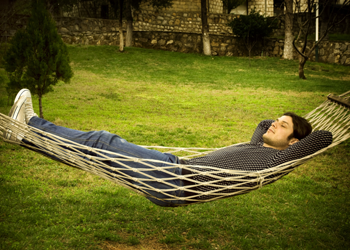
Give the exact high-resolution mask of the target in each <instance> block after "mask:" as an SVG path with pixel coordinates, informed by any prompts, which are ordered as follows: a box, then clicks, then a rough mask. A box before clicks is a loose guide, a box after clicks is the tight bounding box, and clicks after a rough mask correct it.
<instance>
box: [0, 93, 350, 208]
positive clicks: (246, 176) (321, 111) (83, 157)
mask: <svg viewBox="0 0 350 250" xmlns="http://www.w3.org/2000/svg"><path fill="white" fill-rule="evenodd" d="M349 99H350V91H348V92H346V93H344V94H342V95H340V96H334V95H329V96H328V98H327V100H326V101H325V102H324V103H322V104H321V105H320V106H319V107H317V108H316V109H314V110H313V111H311V112H310V113H308V114H307V115H306V116H305V118H306V119H307V120H308V121H309V122H310V123H311V124H312V127H313V130H314V131H316V130H327V131H330V132H331V133H332V134H333V142H332V144H331V145H329V146H328V147H326V148H323V149H321V150H319V151H317V152H316V153H314V154H312V155H308V156H306V157H304V158H301V159H297V160H293V161H289V162H286V163H283V164H281V165H278V166H276V167H272V168H269V169H265V170H261V171H256V172H253V171H242V170H228V169H220V168H215V167H206V166H196V167H200V168H201V169H207V170H208V172H202V171H201V172H199V171H198V170H196V169H195V168H192V167H193V166H190V165H181V164H172V163H169V162H166V163H165V162H164V163H165V164H166V165H167V166H165V167H157V166H154V165H153V163H162V162H161V161H157V160H150V159H140V158H134V157H127V156H125V155H120V154H118V153H113V152H110V151H105V150H102V149H95V148H90V147H87V146H84V145H81V144H78V143H75V142H72V141H70V140H67V139H64V138H61V137H58V136H56V135H53V134H49V133H46V132H43V131H41V130H38V129H36V128H33V127H30V126H28V125H26V124H23V123H20V122H18V121H16V120H13V119H12V118H10V117H8V116H6V115H3V114H1V113H0V131H1V132H0V137H1V138H2V139H3V140H4V141H6V142H9V143H13V144H19V145H24V143H23V142H22V141H19V140H18V141H15V140H9V139H7V138H6V134H7V131H9V130H10V131H12V134H13V135H16V136H21V137H24V136H25V139H26V140H27V141H29V142H30V143H32V144H34V145H35V146H36V147H35V146H30V145H28V144H25V147H27V148H31V149H33V150H34V151H37V152H39V153H42V154H44V155H45V154H49V155H51V158H53V159H55V160H59V161H61V162H63V163H65V164H68V165H70V166H73V167H76V168H79V169H82V170H85V171H87V172H90V173H93V174H96V175H98V176H100V177H102V178H105V179H108V180H111V181H113V182H115V183H117V184H119V185H122V186H125V187H127V188H129V189H131V190H133V191H135V192H137V193H139V194H141V195H143V196H147V197H151V198H154V199H159V198H157V197H154V196H153V195H152V194H151V193H153V192H157V193H162V194H163V195H165V197H166V198H164V199H161V200H162V201H164V202H170V201H174V200H176V201H179V200H183V201H186V202H189V203H201V202H207V201H212V200H217V199H222V198H225V197H228V196H233V195H239V194H243V193H247V192H250V191H252V190H255V189H258V188H261V187H262V186H264V185H266V184H269V183H271V182H274V181H276V180H277V179H280V178H281V177H282V176H284V175H286V174H288V173H289V172H291V171H293V170H294V168H295V167H296V166H299V165H301V164H303V163H304V162H306V161H308V160H310V159H311V158H313V157H314V156H316V155H318V154H320V153H323V152H324V151H326V150H328V149H329V148H332V147H334V146H336V145H338V144H339V143H341V142H343V141H345V140H347V139H348V138H349V137H350V115H349V107H350V100H349ZM38 133H39V134H41V135H39V134H38ZM42 135H43V136H42ZM246 143H247V142H246ZM240 144H242V143H240ZM235 145H238V144H235ZM142 147H145V148H149V149H156V150H161V151H162V152H164V151H165V152H167V153H172V154H175V155H179V154H183V155H184V156H182V157H180V158H183V159H190V158H193V157H199V156H203V155H206V154H208V153H210V152H213V151H215V150H218V149H219V148H182V147H162V146H142ZM86 150H87V151H90V152H92V153H93V155H95V156H91V155H87V154H84V153H82V151H85V152H86ZM105 153H108V154H109V155H112V157H107V156H106V155H105ZM52 156H53V157H52ZM109 162H115V163H117V164H118V165H119V166H120V167H111V166H110V165H109V164H108V163H109ZM129 162H138V163H140V164H143V166H144V168H137V169H135V168H131V167H130V166H128V163H129ZM174 167H180V168H182V169H188V170H191V172H192V174H189V175H177V174H174V173H171V172H169V171H167V169H173V168H174ZM125 170H131V171H136V172H138V171H139V172H142V173H143V176H144V177H143V178H138V179H135V178H133V177H130V176H129V175H127V174H125ZM150 171H163V172H165V171H166V172H167V174H168V176H169V177H167V178H162V179H155V178H154V177H152V175H151V174H149V173H150ZM223 173H224V174H226V175H225V176H227V174H229V175H230V176H229V177H222V178H219V179H218V176H220V174H223ZM195 175H207V176H211V177H214V178H213V181H209V182H198V181H195V180H193V177H194V176H195ZM150 179H152V180H154V181H157V182H160V183H163V184H167V185H168V188H167V189H156V188H154V187H152V186H151V185H149V184H148V183H149V181H150ZM175 179H181V180H184V181H185V180H187V181H189V182H191V184H189V185H185V186H182V187H179V186H177V185H174V184H171V183H169V181H171V180H175ZM222 181H228V182H230V183H233V184H232V185H228V186H220V185H218V184H217V183H219V182H222ZM132 183H137V184H132ZM140 184H141V185H140ZM201 185H204V186H214V187H216V189H215V190H213V191H208V192H205V193H203V192H200V191H197V187H199V186H201ZM177 190H183V191H188V192H190V194H191V195H189V196H187V197H178V196H175V195H172V194H171V193H172V192H173V191H177ZM225 190H226V191H227V190H233V191H234V192H229V193H227V192H225ZM203 196H206V197H208V196H210V198H209V199H206V200H203V199H202V198H201V197H203Z"/></svg>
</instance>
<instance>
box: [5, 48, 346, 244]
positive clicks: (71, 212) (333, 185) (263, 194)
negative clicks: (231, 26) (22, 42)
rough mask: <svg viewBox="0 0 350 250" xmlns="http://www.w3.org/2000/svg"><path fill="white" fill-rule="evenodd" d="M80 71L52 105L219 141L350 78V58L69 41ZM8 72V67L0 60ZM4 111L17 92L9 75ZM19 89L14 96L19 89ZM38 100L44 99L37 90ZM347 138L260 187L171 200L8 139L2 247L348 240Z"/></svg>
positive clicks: (68, 121) (119, 129)
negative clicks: (10, 92) (10, 89)
mask: <svg viewBox="0 0 350 250" xmlns="http://www.w3.org/2000/svg"><path fill="white" fill-rule="evenodd" d="M69 51H70V56H71V60H72V67H73V70H74V72H75V76H74V78H73V79H72V81H71V83H70V84H63V83H59V84H58V85H57V86H55V88H54V90H55V91H54V92H51V93H49V94H47V95H46V96H45V97H44V99H43V107H44V116H45V118H46V119H47V120H50V121H52V122H54V123H56V124H57V125H62V126H67V127H70V128H74V129H79V130H84V131H89V130H107V131H110V132H113V133H117V134H119V135H120V136H122V137H124V138H125V139H127V140H128V141H130V142H133V143H136V144H140V145H169V146H181V147H187V146H188V147H190V146H198V147H222V146H227V145H230V144H234V143H238V142H244V141H249V140H250V137H251V135H252V133H253V131H254V129H255V127H256V125H257V124H258V122H259V121H261V120H263V119H274V118H277V117H279V116H280V115H281V114H282V113H283V112H286V111H294V112H296V113H298V114H300V115H304V114H306V113H307V112H309V111H311V110H312V109H314V108H315V107H317V106H318V105H319V104H320V103H322V102H323V101H324V100H325V98H326V96H327V95H328V94H329V93H334V94H340V93H343V92H345V91H347V90H349V89H350V76H349V73H350V68H349V67H344V66H339V65H329V64H320V63H310V62H309V63H307V65H306V70H305V71H306V77H308V79H307V80H300V79H298V76H297V69H298V63H297V62H296V61H284V60H280V59H277V58H255V59H254V60H252V67H250V68H249V66H248V59H247V58H236V57H205V56H202V55H195V54H182V53H172V52H164V51H156V50H146V49H139V48H127V49H126V52H125V53H122V54H121V53H118V48H117V47H109V46H70V47H69ZM0 73H3V72H0ZM0 88H1V89H0V104H1V107H0V111H1V112H2V113H5V114H7V113H8V111H9V109H10V106H7V105H6V104H7V100H8V97H7V95H6V92H5V91H4V86H0ZM10 99H11V98H10ZM34 108H35V110H36V111H38V100H37V99H36V98H34ZM349 149H350V142H349V141H347V142H345V143H343V144H341V145H339V146H337V147H336V148H333V149H331V150H329V151H327V152H326V153H325V154H323V155H320V156H317V157H316V158H315V159H313V160H311V161H309V162H308V163H306V164H304V165H302V166H300V167H299V168H297V169H296V170H295V171H294V172H292V173H291V174H289V175H288V176H286V177H284V178H283V179H281V180H279V181H278V182H276V183H274V184H271V185H269V186H265V187H263V188H262V189H260V190H257V191H254V192H252V193H249V194H246V195H242V196H237V197H232V198H228V199H224V200H220V201H215V202H210V203H204V204H199V205H191V206H188V207H178V208H162V207H158V206H156V205H154V204H152V203H151V202H149V201H148V200H147V199H145V198H144V197H141V196H139V195H137V194H135V193H133V192H131V191H129V190H127V189H125V188H123V187H120V186H118V185H116V184H115V183H112V182H110V181H106V180H103V179H101V178H99V177H97V176H93V175H91V174H89V173H86V172H83V171H80V170H78V169H73V168H71V167H68V166H65V165H63V164H60V163H57V162H55V161H53V160H51V159H48V158H45V157H43V156H41V155H39V154H37V153H34V152H32V151H29V150H27V149H24V148H21V147H19V146H15V145H11V144H8V143H5V142H3V141H0V197H1V203H0V247H1V249H349V248H350V237H349V235H350V215H349V207H350V201H349V197H350V192H349V188H350V185H349V181H350V178H349V175H350V174H349V172H350V171H349V170H350V169H349V165H350V164H349V159H350V153H349Z"/></svg>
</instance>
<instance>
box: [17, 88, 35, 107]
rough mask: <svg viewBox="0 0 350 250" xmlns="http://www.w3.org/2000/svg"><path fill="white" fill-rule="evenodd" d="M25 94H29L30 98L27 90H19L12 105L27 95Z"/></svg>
mask: <svg viewBox="0 0 350 250" xmlns="http://www.w3.org/2000/svg"><path fill="white" fill-rule="evenodd" d="M26 92H28V93H29V97H31V96H32V95H31V94H30V91H29V89H21V90H20V91H19V92H18V93H17V95H16V98H15V100H14V101H13V104H15V103H16V102H17V101H18V99H19V98H20V97H21V96H22V95H28V93H26Z"/></svg>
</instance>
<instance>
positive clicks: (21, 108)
mask: <svg viewBox="0 0 350 250" xmlns="http://www.w3.org/2000/svg"><path fill="white" fill-rule="evenodd" d="M28 98H29V99H31V95H30V92H29V91H24V92H22V93H21V95H17V96H16V99H17V101H16V102H15V104H14V105H13V106H12V108H11V110H10V113H9V116H10V117H11V118H12V119H14V120H17V121H19V122H21V123H26V112H25V111H26V110H25V106H26V105H25V102H26V100H27V99H28ZM11 126H12V127H13V130H14V131H15V130H17V129H16V127H17V126H16V125H15V124H14V123H12V124H11ZM18 130H19V129H18ZM14 131H12V130H11V129H8V130H7V133H6V139H8V140H14V141H17V140H19V141H21V140H22V138H23V134H22V133H20V132H17V133H16V132H14Z"/></svg>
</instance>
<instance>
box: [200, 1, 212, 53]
mask: <svg viewBox="0 0 350 250" xmlns="http://www.w3.org/2000/svg"><path fill="white" fill-rule="evenodd" d="M207 12H208V11H207V1H206V0H201V19H202V41H203V53H204V55H206V56H211V47H210V36H209V25H208V16H207Z"/></svg>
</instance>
